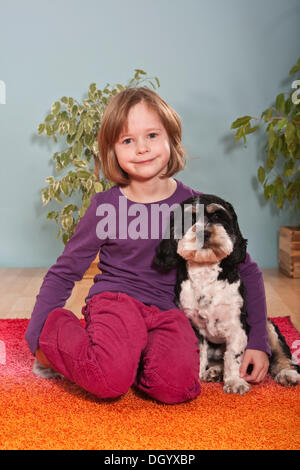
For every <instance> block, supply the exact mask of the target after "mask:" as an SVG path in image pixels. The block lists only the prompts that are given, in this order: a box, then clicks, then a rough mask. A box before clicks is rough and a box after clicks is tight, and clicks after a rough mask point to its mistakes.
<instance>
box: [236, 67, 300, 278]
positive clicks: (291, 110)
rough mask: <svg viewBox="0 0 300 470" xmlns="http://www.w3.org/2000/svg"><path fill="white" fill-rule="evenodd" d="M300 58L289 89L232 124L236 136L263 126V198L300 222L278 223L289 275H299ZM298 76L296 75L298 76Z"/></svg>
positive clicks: (282, 258) (283, 260) (260, 177)
mask: <svg viewBox="0 0 300 470" xmlns="http://www.w3.org/2000/svg"><path fill="white" fill-rule="evenodd" d="M299 72H300V58H299V59H298V61H297V63H296V65H294V66H293V67H292V68H291V70H290V72H289V74H290V75H296V77H295V79H294V81H293V82H292V92H291V93H289V94H288V96H286V95H285V94H284V93H280V94H279V95H277V97H276V100H275V103H274V105H273V106H271V107H270V108H268V109H265V110H264V111H263V112H262V114H261V116H260V118H259V117H254V116H248V115H247V116H242V117H239V118H238V119H236V120H235V121H234V122H233V123H232V124H231V129H235V139H236V140H237V141H238V140H240V139H242V138H243V140H244V145H246V136H247V135H248V134H252V133H254V132H256V131H257V130H258V129H259V128H260V125H259V124H260V123H262V124H263V125H264V126H265V127H264V129H265V132H266V135H267V144H266V146H265V159H264V164H263V165H261V166H259V168H258V170H257V177H258V180H259V182H260V184H261V185H262V186H263V189H264V197H265V199H266V200H270V201H271V200H272V201H273V202H275V204H276V205H277V207H278V208H279V209H283V210H284V209H287V208H288V207H290V208H291V209H292V210H295V211H297V213H299V225H298V226H288V227H281V228H280V234H279V269H280V270H281V271H282V272H284V273H285V274H287V275H289V276H291V277H300V80H299V78H300V73H299ZM297 78H298V79H297Z"/></svg>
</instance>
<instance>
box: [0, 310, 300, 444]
mask: <svg viewBox="0 0 300 470" xmlns="http://www.w3.org/2000/svg"><path fill="white" fill-rule="evenodd" d="M274 322H275V323H276V324H277V325H278V326H279V328H280V330H281V332H282V333H283V335H284V336H285V337H286V339H287V342H288V343H289V345H290V346H291V347H292V352H293V353H294V357H295V358H297V356H298V358H299V359H300V352H299V351H300V334H299V333H298V332H297V331H296V330H295V328H294V327H293V325H292V324H291V322H290V319H289V317H282V318H276V319H274ZM27 325H28V320H0V422H1V433H0V448H1V449H13V450H16V449H102V450H117V449H119V450H125V449H129V450H134V449H140V450H147V449H149V450H155V449H157V450H173V449H175V450H195V449H298V448H299V444H300V419H299V415H300V404H299V391H300V386H299V385H298V386H297V387H286V388H285V387H281V386H280V385H277V384H276V383H274V382H273V381H272V379H271V378H270V377H269V376H268V377H267V378H266V379H265V381H264V382H263V383H262V384H260V385H255V386H253V387H252V389H251V391H250V392H249V393H248V394H246V395H227V394H225V393H224V392H223V390H222V385H221V384H206V383H202V393H201V395H200V396H199V397H198V398H197V399H195V400H193V401H191V402H188V403H184V404H181V405H162V404H159V403H157V402H155V401H154V400H151V399H150V398H147V397H146V396H145V395H142V393H138V392H137V391H136V390H134V389H131V390H130V391H129V392H128V393H127V394H126V395H125V396H123V397H121V398H119V399H115V400H100V399H97V398H95V397H94V396H93V395H91V394H89V393H87V392H85V391H83V390H82V389H80V388H79V387H77V386H76V385H75V384H72V383H70V382H69V381H68V380H66V379H62V380H59V379H55V380H44V379H41V378H37V377H35V376H34V375H33V374H32V363H33V357H32V356H31V354H30V352H29V350H28V348H27V345H26V343H25V340H24V334H25V330H26V328H27Z"/></svg>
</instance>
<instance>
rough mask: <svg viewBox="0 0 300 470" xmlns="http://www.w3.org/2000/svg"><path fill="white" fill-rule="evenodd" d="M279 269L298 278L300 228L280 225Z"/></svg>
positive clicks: (299, 267)
mask: <svg viewBox="0 0 300 470" xmlns="http://www.w3.org/2000/svg"><path fill="white" fill-rule="evenodd" d="M279 270H280V271H281V272H283V273H284V274H286V275H287V276H289V277H293V278H300V229H299V228H298V227H280V232H279Z"/></svg>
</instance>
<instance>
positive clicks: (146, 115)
mask: <svg viewBox="0 0 300 470" xmlns="http://www.w3.org/2000/svg"><path fill="white" fill-rule="evenodd" d="M127 124H128V129H127V130H126V131H125V130H123V132H121V135H120V136H119V139H118V141H117V142H116V143H115V145H114V150H115V154H116V156H117V159H118V162H119V165H120V167H121V168H122V170H123V171H125V172H126V173H128V175H129V176H130V178H131V180H132V179H135V180H140V181H148V180H150V179H154V178H155V177H158V176H159V175H161V174H162V173H163V172H164V170H165V169H166V166H167V164H168V161H169V159H170V144H169V137H168V134H167V131H166V130H165V128H164V126H163V124H162V122H161V120H160V118H159V116H158V114H157V113H156V112H155V111H153V110H152V109H151V108H150V107H149V106H147V105H146V103H144V102H140V103H137V104H136V105H135V106H133V107H132V108H131V109H130V111H129V114H128V120H127Z"/></svg>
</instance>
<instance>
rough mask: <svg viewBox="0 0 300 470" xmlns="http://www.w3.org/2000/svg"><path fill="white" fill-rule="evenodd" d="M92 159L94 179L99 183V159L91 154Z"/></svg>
mask: <svg viewBox="0 0 300 470" xmlns="http://www.w3.org/2000/svg"><path fill="white" fill-rule="evenodd" d="M92 154H93V157H94V175H95V177H96V181H100V177H99V173H100V165H99V159H98V157H97V155H96V154H95V153H94V152H92Z"/></svg>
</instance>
